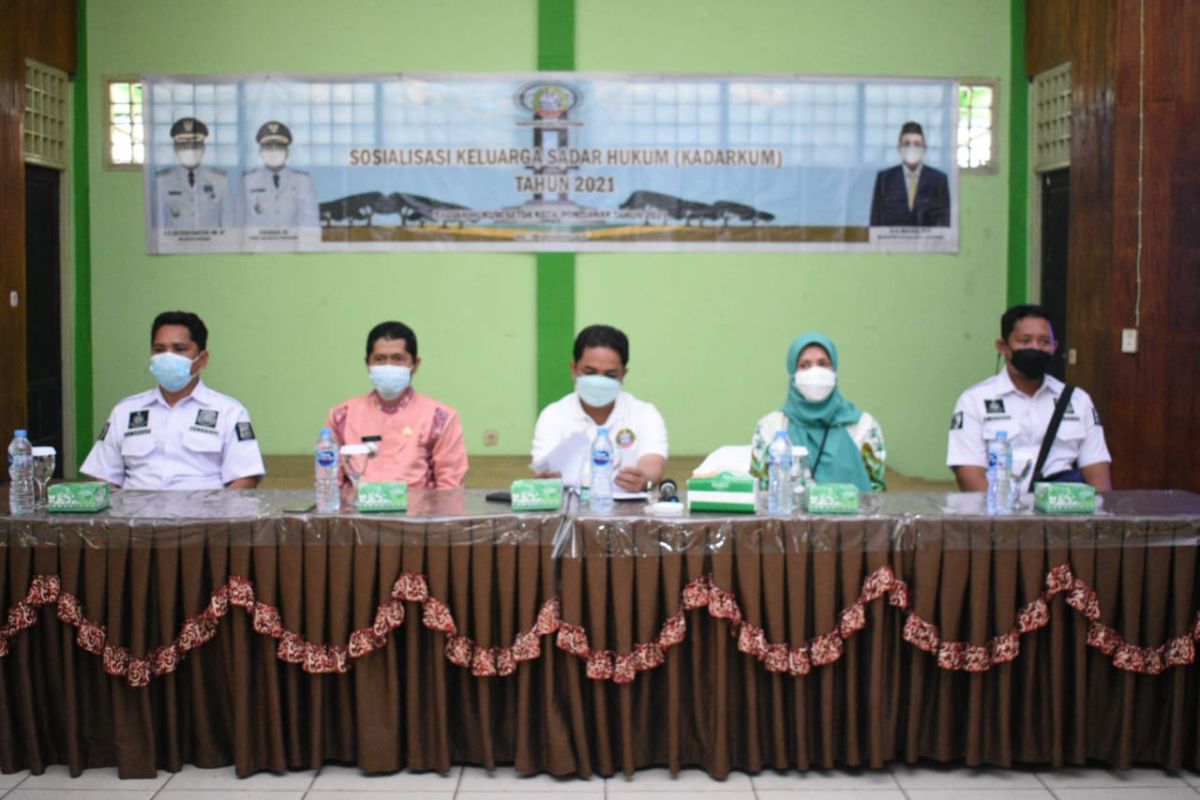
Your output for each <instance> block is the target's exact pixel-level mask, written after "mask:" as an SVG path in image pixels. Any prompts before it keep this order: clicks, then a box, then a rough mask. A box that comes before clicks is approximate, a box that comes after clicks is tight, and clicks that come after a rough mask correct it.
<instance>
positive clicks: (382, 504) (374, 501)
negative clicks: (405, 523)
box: [358, 481, 408, 513]
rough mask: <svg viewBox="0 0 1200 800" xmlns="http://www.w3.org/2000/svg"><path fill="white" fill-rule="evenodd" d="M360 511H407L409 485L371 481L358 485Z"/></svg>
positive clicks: (397, 482) (398, 482)
mask: <svg viewBox="0 0 1200 800" xmlns="http://www.w3.org/2000/svg"><path fill="white" fill-rule="evenodd" d="M358 510H359V511H360V512H363V513H370V512H372V511H407V510H408V484H407V483H405V482H404V481H386V482H385V481H369V482H367V483H360V484H359V485H358Z"/></svg>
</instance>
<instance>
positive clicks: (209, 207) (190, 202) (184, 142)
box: [154, 117, 232, 230]
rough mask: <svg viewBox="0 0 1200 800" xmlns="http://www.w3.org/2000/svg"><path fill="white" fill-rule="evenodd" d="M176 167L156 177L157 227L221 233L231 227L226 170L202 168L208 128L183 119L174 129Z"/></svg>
mask: <svg viewBox="0 0 1200 800" xmlns="http://www.w3.org/2000/svg"><path fill="white" fill-rule="evenodd" d="M171 138H172V139H174V140H175V159H176V160H177V161H178V162H179V163H178V164H177V165H176V166H174V167H168V168H167V169H163V170H159V172H158V173H157V174H156V175H155V176H154V227H155V228H158V229H159V230H165V229H172V228H173V229H180V230H202V229H209V230H212V229H220V228H224V227H226V226H228V225H230V224H231V222H232V220H231V217H232V209H231V208H230V206H229V179H228V177H227V176H226V175H225V172H224V171H223V170H219V169H214V168H212V167H205V166H202V165H201V163H200V162H201V161H202V160H203V159H204V147H205V140H206V139H207V138H208V126H207V125H205V124H204V123H203V122H201V121H200V120H198V119H196V118H195V117H183V118H182V119H179V120H176V121H175V124H174V125H172V126H171Z"/></svg>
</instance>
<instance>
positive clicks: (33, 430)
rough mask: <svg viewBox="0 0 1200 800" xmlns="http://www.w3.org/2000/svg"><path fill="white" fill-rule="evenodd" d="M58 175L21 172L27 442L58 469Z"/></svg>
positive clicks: (32, 170) (37, 170)
mask: <svg viewBox="0 0 1200 800" xmlns="http://www.w3.org/2000/svg"><path fill="white" fill-rule="evenodd" d="M59 176H60V173H59V172H57V171H55V170H52V169H46V168H45V167H36V166H33V165H32V164H29V165H26V167H25V361H26V365H27V366H26V387H27V398H28V409H29V410H28V416H29V419H28V420H27V423H26V427H27V428H28V429H29V440H30V441H31V442H33V444H34V445H35V446H36V445H49V446H51V447H53V448H55V449H56V450H57V451H58V458H57V460H56V463H55V466H54V471H55V474H57V475H59V476H61V474H62V463H63V416H62V407H63V385H62V304H61V301H60V298H61V277H60V276H61V260H60V253H59Z"/></svg>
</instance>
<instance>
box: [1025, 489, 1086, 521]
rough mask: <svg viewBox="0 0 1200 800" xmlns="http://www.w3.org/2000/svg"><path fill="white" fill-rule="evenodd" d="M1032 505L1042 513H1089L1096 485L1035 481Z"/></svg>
mask: <svg viewBox="0 0 1200 800" xmlns="http://www.w3.org/2000/svg"><path fill="white" fill-rule="evenodd" d="M1033 507H1034V509H1036V510H1037V511H1040V512H1042V513H1043V514H1091V513H1094V512H1095V511H1096V487H1095V486H1089V485H1088V484H1086V483H1035V484H1034V485H1033Z"/></svg>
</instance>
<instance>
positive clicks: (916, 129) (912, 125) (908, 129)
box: [900, 120, 925, 139]
mask: <svg viewBox="0 0 1200 800" xmlns="http://www.w3.org/2000/svg"><path fill="white" fill-rule="evenodd" d="M906 133H915V134H917V135H918V136H920V137H921V138H922V139H924V138H925V131H923V130H922V129H921V123H919V122H913V121H912V120H909V121H908V122H906V123H904V125H902V126H901V127H900V138H904V134H906Z"/></svg>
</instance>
